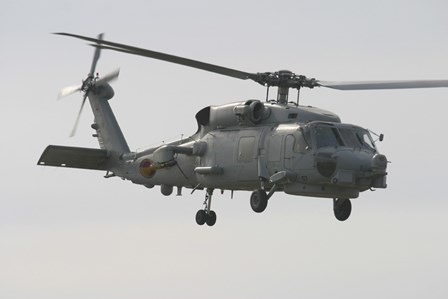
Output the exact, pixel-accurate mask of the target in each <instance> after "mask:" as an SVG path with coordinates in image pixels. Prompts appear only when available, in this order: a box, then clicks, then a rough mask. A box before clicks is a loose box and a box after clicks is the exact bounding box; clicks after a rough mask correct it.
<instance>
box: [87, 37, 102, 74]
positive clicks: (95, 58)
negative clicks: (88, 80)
mask: <svg viewBox="0 0 448 299" xmlns="http://www.w3.org/2000/svg"><path fill="white" fill-rule="evenodd" d="M103 36H104V33H100V34H98V40H100V41H101V40H103ZM100 54H101V48H99V47H97V48H96V49H95V53H94V54H93V61H92V66H91V67H90V72H89V75H90V76H94V75H95V69H96V64H97V63H98V59H100Z"/></svg>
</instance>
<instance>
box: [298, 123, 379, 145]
mask: <svg viewBox="0 0 448 299" xmlns="http://www.w3.org/2000/svg"><path fill="white" fill-rule="evenodd" d="M307 127H308V128H306V130H307V131H308V132H309V135H311V136H314V144H315V147H316V148H317V149H319V148H324V147H349V148H354V149H362V150H366V151H370V152H376V151H377V150H376V147H375V144H374V142H373V140H372V137H371V135H370V133H369V131H368V130H366V129H363V128H361V127H357V126H354V125H348V124H327V123H314V124H310V125H307Z"/></svg>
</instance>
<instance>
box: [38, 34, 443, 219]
mask: <svg viewBox="0 0 448 299" xmlns="http://www.w3.org/2000/svg"><path fill="white" fill-rule="evenodd" d="M55 34H57V35H62V36H68V37H74V38H78V39H82V40H85V41H88V42H89V43H90V44H89V45H91V46H93V47H94V48H95V52H94V57H93V61H92V64H91V68H90V71H89V73H88V75H87V78H86V79H85V80H83V81H82V84H81V85H77V86H72V87H67V88H64V89H63V90H62V91H61V93H60V96H67V95H69V94H72V93H74V92H78V91H80V92H83V98H82V103H81V108H80V110H79V112H78V115H77V118H76V121H75V125H74V127H73V130H72V132H71V136H73V135H74V134H75V132H76V128H77V126H78V123H79V119H80V115H81V112H82V110H83V107H84V104H85V102H86V100H87V99H89V103H90V106H91V108H92V111H93V114H94V122H93V124H92V125H91V128H92V129H93V130H94V134H93V137H95V138H97V139H98V143H99V148H81V147H69V146H58V145H49V146H48V147H47V148H46V149H45V150H44V151H43V153H42V155H41V157H40V159H39V161H38V163H37V164H38V165H41V166H54V167H66V168H79V169H91V170H100V171H106V175H105V176H104V177H105V178H112V177H120V178H122V179H124V180H129V181H131V182H132V183H134V184H138V185H143V186H145V187H147V188H153V187H155V186H160V191H161V193H162V194H163V195H165V196H169V195H171V194H172V193H173V190H174V188H176V189H177V195H181V194H182V188H187V189H191V190H192V191H191V193H194V192H195V191H197V190H205V200H204V204H203V206H204V207H203V208H202V209H200V210H198V211H197V213H196V216H195V220H196V223H197V224H199V225H204V224H207V225H208V226H213V225H214V224H215V223H216V220H217V216H216V212H215V211H213V210H212V209H211V203H212V197H213V192H214V190H221V192H224V190H227V191H230V192H231V196H232V197H233V192H234V191H250V192H252V193H251V195H250V200H249V202H250V206H251V208H252V210H253V211H254V212H256V213H262V212H263V211H265V209H266V208H267V205H268V202H269V200H270V199H271V198H272V197H273V195H274V194H275V193H278V192H284V193H286V194H290V195H296V196H307V197H320V198H328V199H332V200H333V212H334V216H335V218H336V219H337V220H339V221H345V220H347V219H348V218H349V217H350V215H351V211H352V204H351V199H354V198H357V197H358V196H359V193H360V192H364V191H366V190H375V189H378V188H380V189H384V188H386V187H387V182H386V178H387V164H388V163H389V161H388V160H387V158H386V156H385V155H383V154H381V153H380V152H379V151H378V148H377V145H376V143H377V141H382V140H383V137H384V136H383V134H380V135H377V134H375V133H374V132H372V131H370V130H367V129H365V128H363V127H361V126H358V125H353V124H347V123H343V122H341V119H340V118H339V116H337V115H336V114H334V113H333V112H330V111H326V110H323V109H320V108H316V107H311V106H302V105H299V97H297V101H296V102H293V101H289V91H290V89H297V90H298V92H300V89H301V88H305V87H306V88H311V89H312V88H317V87H326V88H331V89H337V90H373V89H407V88H435V87H448V80H412V81H409V80H408V81H355V82H340V81H321V80H317V79H314V78H308V77H306V76H304V75H296V74H295V73H293V72H291V71H288V70H280V71H276V72H262V73H249V72H244V71H240V70H236V69H231V68H227V67H223V66H219V65H215V64H209V63H205V62H201V61H197V60H192V59H188V58H184V57H179V56H174V55H170V54H166V53H161V52H156V51H152V50H148V49H143V48H138V47H134V46H130V45H126V44H120V43H115V42H111V41H107V40H104V38H103V37H104V35H103V34H99V35H98V36H97V38H91V37H86V36H81V35H76V34H71V33H55ZM102 50H111V51H118V52H123V53H125V54H131V55H137V56H143V57H149V58H153V59H158V60H162V61H166V62H171V63H175V64H179V65H184V66H188V67H192V68H196V69H201V70H204V71H208V72H212V73H217V74H221V75H224V76H228V77H233V78H236V79H241V80H252V81H255V82H256V83H259V84H260V85H262V86H264V87H265V88H266V89H267V95H266V99H265V100H264V101H263V100H258V99H247V100H243V101H239V102H234V103H228V104H224V105H216V106H207V107H205V108H202V109H201V110H199V111H198V112H197V114H196V116H195V118H196V121H197V124H198V129H197V131H196V132H195V133H194V134H192V135H191V136H189V137H187V138H181V139H179V140H176V141H173V142H170V143H163V144H161V145H158V146H155V147H151V148H147V149H144V150H141V151H138V152H137V151H131V150H130V148H129V146H128V144H127V142H126V139H125V137H124V135H123V133H122V131H121V129H120V126H119V124H118V122H117V120H116V118H115V116H114V114H113V111H112V109H111V106H110V104H109V100H110V99H112V98H113V96H114V90H113V88H112V87H111V85H110V84H109V82H111V81H113V80H115V79H117V77H118V75H119V71H115V72H112V73H111V74H108V75H106V76H104V77H102V78H99V77H98V75H97V76H95V75H94V74H95V69H96V65H97V62H98V60H99V58H100V53H101V51H102ZM270 87H277V99H276V100H269V88H270ZM372 135H374V136H375V137H376V139H375V140H374V137H373V136H372Z"/></svg>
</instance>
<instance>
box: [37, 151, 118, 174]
mask: <svg viewBox="0 0 448 299" xmlns="http://www.w3.org/2000/svg"><path fill="white" fill-rule="evenodd" d="M108 158H109V155H108V152H107V150H103V149H94V148H81V147H70V146H58V145H49V146H47V148H46V149H45V150H44V152H43V153H42V156H41V157H40V159H39V162H37V164H38V165H42V166H56V167H69V168H82V169H93V170H108V168H107V161H108Z"/></svg>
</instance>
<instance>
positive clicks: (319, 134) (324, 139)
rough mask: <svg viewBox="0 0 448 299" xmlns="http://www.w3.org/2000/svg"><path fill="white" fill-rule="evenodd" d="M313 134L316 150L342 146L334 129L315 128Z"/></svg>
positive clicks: (328, 127)
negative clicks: (314, 135)
mask: <svg viewBox="0 0 448 299" xmlns="http://www.w3.org/2000/svg"><path fill="white" fill-rule="evenodd" d="M314 132H315V134H316V146H317V148H321V147H336V146H342V145H343V143H342V139H341V137H340V136H339V133H338V130H337V129H336V128H333V127H330V126H316V127H315V129H314Z"/></svg>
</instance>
